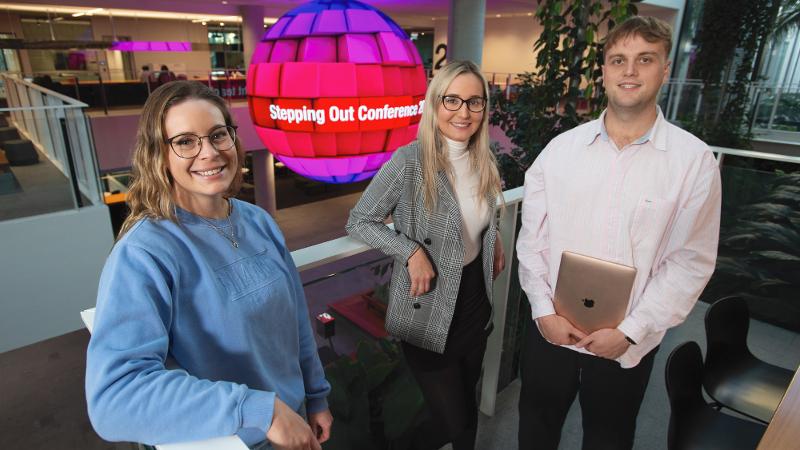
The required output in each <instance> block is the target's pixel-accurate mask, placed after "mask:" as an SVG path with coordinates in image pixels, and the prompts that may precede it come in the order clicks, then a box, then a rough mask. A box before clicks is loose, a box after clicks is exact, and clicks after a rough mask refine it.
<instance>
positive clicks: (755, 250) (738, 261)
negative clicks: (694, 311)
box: [702, 166, 800, 331]
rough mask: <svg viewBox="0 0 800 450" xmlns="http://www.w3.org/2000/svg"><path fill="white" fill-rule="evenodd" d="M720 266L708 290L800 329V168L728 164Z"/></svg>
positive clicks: (706, 296)
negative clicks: (764, 168) (763, 168)
mask: <svg viewBox="0 0 800 450" xmlns="http://www.w3.org/2000/svg"><path fill="white" fill-rule="evenodd" d="M722 189H723V193H722V199H723V205H722V223H721V228H720V243H719V256H718V258H717V268H716V271H715V273H714V275H713V277H712V279H711V281H710V282H709V284H708V286H707V287H706V290H705V291H704V292H703V296H702V297H703V299H705V300H706V301H714V300H716V299H719V298H722V297H724V296H728V295H740V296H742V297H744V298H745V299H746V300H747V302H748V306H749V307H750V310H751V313H752V315H753V316H754V317H756V318H759V319H761V320H765V321H768V322H771V323H774V324H776V325H779V326H782V327H784V328H788V329H792V330H796V331H797V330H800V302H798V301H797V293H798V292H800V278H799V277H798V276H797V274H799V273H800V172H797V171H795V172H793V173H788V174H786V173H781V172H780V171H775V172H767V171H761V170H755V169H750V168H742V167H729V166H724V167H723V168H722Z"/></svg>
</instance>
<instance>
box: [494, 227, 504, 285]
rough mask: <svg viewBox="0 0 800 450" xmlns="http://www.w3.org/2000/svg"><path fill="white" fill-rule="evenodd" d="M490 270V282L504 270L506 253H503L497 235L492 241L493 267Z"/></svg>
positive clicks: (501, 244) (500, 240)
mask: <svg viewBox="0 0 800 450" xmlns="http://www.w3.org/2000/svg"><path fill="white" fill-rule="evenodd" d="M493 267H494V268H493V269H492V280H496V279H497V277H498V275H500V272H502V271H503V269H505V268H506V253H505V252H504V251H503V240H502V239H500V235H499V234H498V235H497V236H496V237H495V239H494V265H493Z"/></svg>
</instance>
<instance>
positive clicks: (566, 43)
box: [489, 0, 637, 189]
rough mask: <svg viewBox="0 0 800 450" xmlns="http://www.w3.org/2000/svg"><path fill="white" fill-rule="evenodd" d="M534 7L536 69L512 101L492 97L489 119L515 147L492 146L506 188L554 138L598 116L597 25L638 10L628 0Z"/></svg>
mask: <svg viewBox="0 0 800 450" xmlns="http://www.w3.org/2000/svg"><path fill="white" fill-rule="evenodd" d="M538 3H539V7H538V9H537V10H536V20H538V21H539V23H540V24H541V26H542V33H541V34H540V35H539V38H538V39H537V40H536V42H535V43H534V45H533V50H534V51H536V52H537V54H536V70H535V71H533V72H525V73H522V74H520V75H518V76H517V81H518V83H517V84H515V85H514V87H515V89H514V94H513V96H512V97H511V98H510V99H508V100H507V99H506V98H505V97H504V96H502V95H494V96H493V98H496V99H497V101H496V103H495V107H494V109H493V111H492V114H491V117H490V119H489V120H490V123H491V124H493V125H498V126H500V128H502V129H503V131H505V133H506V135H507V136H508V137H509V138H510V139H511V142H512V143H513V144H514V146H515V147H514V148H512V149H510V152H508V153H505V152H503V149H500V148H499V147H498V146H495V147H494V150H495V154H496V155H497V159H498V163H499V165H500V171H501V175H502V177H503V181H504V184H505V188H506V189H509V188H513V187H516V186H520V185H521V184H522V183H523V181H524V172H525V170H527V168H528V167H530V165H531V164H532V163H533V161H534V160H535V159H536V157H537V156H538V155H539V153H540V152H541V151H542V150H543V149H544V147H545V146H546V145H547V143H548V142H550V140H551V139H552V138H554V137H555V136H557V135H559V134H560V133H562V132H564V131H567V130H569V129H571V128H573V127H575V126H576V125H578V124H580V123H582V122H585V121H587V120H590V119H593V118H596V117H597V116H598V115H599V113H600V111H601V110H602V108H603V104H604V102H605V95H604V90H603V86H602V82H601V77H602V70H601V67H600V65H601V62H602V59H603V58H602V42H601V40H600V36H599V35H600V30H601V26H603V25H605V26H606V27H607V29H609V30H610V29H611V28H613V27H614V25H615V24H616V23H618V22H620V21H622V20H624V19H626V18H627V17H629V16H631V15H633V14H636V12H637V9H636V7H635V5H634V4H633V3H635V2H633V1H630V0H611V1H601V0H575V1H564V0H539V2H538Z"/></svg>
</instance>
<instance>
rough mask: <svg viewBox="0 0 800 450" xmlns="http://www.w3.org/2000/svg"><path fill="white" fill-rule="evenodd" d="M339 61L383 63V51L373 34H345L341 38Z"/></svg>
mask: <svg viewBox="0 0 800 450" xmlns="http://www.w3.org/2000/svg"><path fill="white" fill-rule="evenodd" d="M339 60H340V61H346V62H352V63H358V64H375V63H378V64H380V63H382V62H383V61H382V60H381V51H380V49H379V48H378V43H377V42H376V41H375V36H374V35H371V34H345V35H342V36H339Z"/></svg>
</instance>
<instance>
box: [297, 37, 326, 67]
mask: <svg viewBox="0 0 800 450" xmlns="http://www.w3.org/2000/svg"><path fill="white" fill-rule="evenodd" d="M297 60H298V61H303V62H319V63H328V62H336V38H334V37H329V36H326V37H322V36H314V37H307V38H304V39H303V40H302V41H301V42H300V50H299V52H298V54H297Z"/></svg>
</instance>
